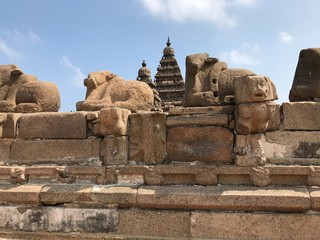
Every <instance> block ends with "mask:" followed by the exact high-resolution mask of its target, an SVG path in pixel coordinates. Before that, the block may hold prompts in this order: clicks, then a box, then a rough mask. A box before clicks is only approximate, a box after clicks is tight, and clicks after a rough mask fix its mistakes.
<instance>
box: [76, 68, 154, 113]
mask: <svg viewBox="0 0 320 240" xmlns="http://www.w3.org/2000/svg"><path fill="white" fill-rule="evenodd" d="M84 85H85V86H86V87H87V93H86V99H85V100H84V101H80V102H77V104H76V108H77V111H98V110H100V109H102V108H106V107H118V108H124V109H128V110H131V111H133V112H136V111H137V110H146V111H149V110H151V108H152V106H153V100H154V95H153V91H152V89H151V88H150V87H149V86H148V84H146V83H144V82H139V81H128V80H124V79H123V78H121V77H119V76H117V75H115V74H113V73H111V72H110V71H100V72H92V73H89V75H88V78H86V79H85V80H84Z"/></svg>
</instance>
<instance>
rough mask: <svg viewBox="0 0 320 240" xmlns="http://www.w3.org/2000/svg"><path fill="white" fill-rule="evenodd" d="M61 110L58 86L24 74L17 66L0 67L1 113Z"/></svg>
mask: <svg viewBox="0 0 320 240" xmlns="http://www.w3.org/2000/svg"><path fill="white" fill-rule="evenodd" d="M59 108H60V93H59V90H58V87H57V85H56V84H54V83H50V82H41V81H39V80H38V79H37V78H36V77H35V76H32V75H29V74H24V73H23V72H22V71H21V70H20V69H18V67H17V66H16V65H13V64H10V65H0V112H57V111H59Z"/></svg>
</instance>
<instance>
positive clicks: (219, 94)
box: [183, 53, 253, 107]
mask: <svg viewBox="0 0 320 240" xmlns="http://www.w3.org/2000/svg"><path fill="white" fill-rule="evenodd" d="M247 74H253V72H252V71H250V70H247V69H238V68H228V66H227V64H226V63H224V62H220V61H219V60H218V59H217V58H212V57H209V55H208V54H207V53H200V54H193V55H189V56H187V58H186V89H185V97H184V101H183V106H186V107H194V106H211V105H224V104H230V103H232V102H233V98H234V88H233V80H234V78H235V77H239V76H243V75H247Z"/></svg>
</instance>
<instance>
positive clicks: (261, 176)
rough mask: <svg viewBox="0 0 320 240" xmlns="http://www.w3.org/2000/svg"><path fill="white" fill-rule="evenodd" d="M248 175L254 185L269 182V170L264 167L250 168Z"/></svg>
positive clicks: (261, 185) (265, 184) (260, 185)
mask: <svg viewBox="0 0 320 240" xmlns="http://www.w3.org/2000/svg"><path fill="white" fill-rule="evenodd" d="M250 177H251V181H252V183H253V185H254V186H258V187H264V186H269V185H270V183H271V179H270V171H269V169H267V168H264V167H256V168H252V169H251V174H250Z"/></svg>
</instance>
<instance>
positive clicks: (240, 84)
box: [233, 74, 278, 104]
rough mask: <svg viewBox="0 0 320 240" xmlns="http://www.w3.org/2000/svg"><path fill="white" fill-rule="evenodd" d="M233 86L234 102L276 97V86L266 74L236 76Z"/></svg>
mask: <svg viewBox="0 0 320 240" xmlns="http://www.w3.org/2000/svg"><path fill="white" fill-rule="evenodd" d="M233 88H234V95H235V103H236V104H240V103H253V102H266V101H273V100H276V99H278V96H277V92H276V87H275V85H274V84H273V82H272V81H271V79H270V78H268V77H267V76H261V75H255V74H251V75H244V76H241V77H236V78H235V79H234V82H233Z"/></svg>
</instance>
